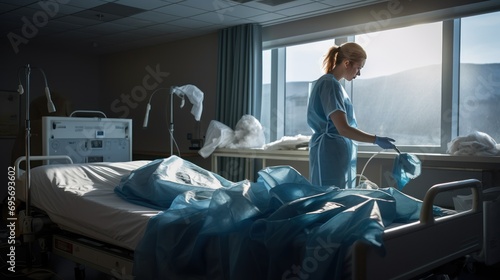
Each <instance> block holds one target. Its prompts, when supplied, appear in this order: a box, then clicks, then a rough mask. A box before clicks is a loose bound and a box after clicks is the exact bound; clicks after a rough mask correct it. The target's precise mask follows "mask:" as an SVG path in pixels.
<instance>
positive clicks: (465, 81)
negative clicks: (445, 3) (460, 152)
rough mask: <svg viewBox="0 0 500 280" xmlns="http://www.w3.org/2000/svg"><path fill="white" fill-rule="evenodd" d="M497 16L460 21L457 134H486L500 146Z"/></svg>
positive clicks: (499, 41)
mask: <svg viewBox="0 0 500 280" xmlns="http://www.w3.org/2000/svg"><path fill="white" fill-rule="evenodd" d="M498 28H500V12H496V13H490V14H483V15H479V16H473V17H467V18H463V19H462V20H461V34H460V39H461V46H460V97H459V117H458V122H459V123H458V124H459V125H458V130H459V131H458V133H459V135H467V134H469V133H472V132H474V131H481V132H484V133H487V134H489V135H490V136H491V137H493V138H494V139H495V140H496V141H497V142H500V130H499V128H500V118H499V117H498V105H499V104H500V52H499V51H498V50H500V37H499V36H496V35H494V34H497V33H498Z"/></svg>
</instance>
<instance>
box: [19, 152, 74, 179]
mask: <svg viewBox="0 0 500 280" xmlns="http://www.w3.org/2000/svg"><path fill="white" fill-rule="evenodd" d="M49 159H65V160H67V161H68V163H69V164H72V163H73V160H72V159H71V158H70V157H69V156H66V155H57V156H30V161H40V160H49ZM23 161H26V156H22V157H18V158H17V159H16V161H15V163H14V166H15V167H16V170H17V171H19V170H20V169H19V165H20V164H21V162H23ZM21 175H22V173H21V172H16V179H20V178H21Z"/></svg>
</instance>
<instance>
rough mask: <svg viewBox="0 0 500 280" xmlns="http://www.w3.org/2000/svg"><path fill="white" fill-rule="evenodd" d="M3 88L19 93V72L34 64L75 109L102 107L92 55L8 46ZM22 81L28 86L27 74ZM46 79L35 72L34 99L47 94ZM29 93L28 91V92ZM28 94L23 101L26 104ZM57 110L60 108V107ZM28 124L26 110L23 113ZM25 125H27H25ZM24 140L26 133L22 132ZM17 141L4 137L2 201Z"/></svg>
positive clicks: (0, 75)
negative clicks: (8, 169)
mask: <svg viewBox="0 0 500 280" xmlns="http://www.w3.org/2000/svg"><path fill="white" fill-rule="evenodd" d="M0 54H1V61H2V64H1V67H0V89H2V90H14V91H15V90H17V87H18V84H19V77H18V69H19V68H20V67H23V66H26V65H27V64H30V66H31V67H39V68H41V69H43V70H44V72H45V74H46V76H47V82H48V84H49V88H50V90H51V92H53V93H56V92H57V93H59V94H61V95H64V96H65V97H66V98H67V99H69V100H70V101H71V103H72V105H73V109H75V110H81V109H95V108H96V106H99V93H100V88H99V80H100V79H99V59H98V57H96V56H92V55H81V54H73V53H70V52H67V53H64V52H55V51H52V50H50V49H48V50H47V49H38V48H34V47H31V46H30V45H29V44H28V45H27V46H25V47H24V48H22V49H21V50H20V52H19V53H17V54H15V53H14V52H13V51H12V50H11V49H9V48H7V46H2V47H0ZM21 81H22V83H23V85H25V75H24V71H23V72H22V75H21ZM44 87H45V85H44V82H43V76H42V75H41V74H40V72H38V71H37V70H32V74H31V87H30V88H31V90H30V100H33V99H34V98H36V97H39V96H43V95H44V91H43V89H44ZM25 90H26V89H25ZM24 98H25V95H23V96H22V99H21V102H22V104H23V108H24V104H25V101H24V100H25V99H24ZM56 110H57V108H56ZM20 117H21V119H22V120H23V122H24V117H25V113H24V110H23V111H22V112H21V114H20ZM23 124H24V123H23ZM20 133H22V135H21V137H22V140H23V141H24V138H23V135H24V130H21V131H20ZM14 141H15V139H14V138H0V155H1V156H0V164H1V166H2V170H4V173H3V174H5V175H2V176H0V183H1V186H0V199H3V198H4V196H5V190H6V188H7V175H6V173H7V166H11V164H12V162H11V151H12V148H13V146H14Z"/></svg>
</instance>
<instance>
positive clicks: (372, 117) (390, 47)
mask: <svg viewBox="0 0 500 280" xmlns="http://www.w3.org/2000/svg"><path fill="white" fill-rule="evenodd" d="M394 38H397V40H394ZM354 41H355V42H358V43H359V44H360V45H362V46H363V48H364V49H365V50H366V52H367V56H368V59H367V60H366V63H365V66H364V68H363V69H362V70H361V75H360V76H359V77H358V78H356V79H355V80H353V81H352V82H347V83H346V87H347V88H349V87H350V88H351V91H352V93H351V94H352V102H353V104H354V110H355V113H356V118H357V121H358V126H359V128H360V129H361V130H364V131H366V132H369V133H374V134H377V135H384V136H390V137H392V138H394V139H396V141H397V145H398V146H400V145H401V146H415V145H425V146H440V145H441V139H440V136H441V135H440V133H441V123H440V121H439V120H440V115H441V61H442V57H441V53H442V24H441V23H431V24H422V25H417V26H411V27H405V28H398V29H392V30H387V31H380V32H374V33H369V34H363V35H358V36H355V39H354Z"/></svg>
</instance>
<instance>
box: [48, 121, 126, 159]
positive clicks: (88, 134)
mask: <svg viewBox="0 0 500 280" xmlns="http://www.w3.org/2000/svg"><path fill="white" fill-rule="evenodd" d="M42 152H43V155H49V156H52V155H68V156H69V157H71V159H72V160H73V163H90V162H123V161H131V160H132V120H131V119H113V118H80V117H43V118H42ZM54 163H63V162H59V161H58V160H50V161H47V162H46V163H45V164H54Z"/></svg>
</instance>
